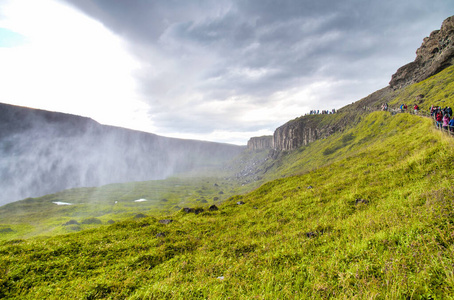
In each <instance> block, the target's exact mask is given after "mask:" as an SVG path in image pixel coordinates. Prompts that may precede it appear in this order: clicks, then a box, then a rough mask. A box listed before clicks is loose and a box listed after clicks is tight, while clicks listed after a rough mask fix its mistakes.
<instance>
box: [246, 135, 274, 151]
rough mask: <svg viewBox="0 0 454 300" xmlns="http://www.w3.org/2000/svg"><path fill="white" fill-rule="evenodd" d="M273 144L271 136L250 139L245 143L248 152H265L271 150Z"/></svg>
mask: <svg viewBox="0 0 454 300" xmlns="http://www.w3.org/2000/svg"><path fill="white" fill-rule="evenodd" d="M273 145H274V142H273V136H272V135H265V136H259V137H252V138H250V139H249V141H248V142H247V148H248V150H267V149H273V147H274V146H273Z"/></svg>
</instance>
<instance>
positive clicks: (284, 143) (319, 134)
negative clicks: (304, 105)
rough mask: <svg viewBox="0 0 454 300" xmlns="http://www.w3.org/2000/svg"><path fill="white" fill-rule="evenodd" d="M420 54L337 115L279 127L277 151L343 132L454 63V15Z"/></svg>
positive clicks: (256, 146)
mask: <svg viewBox="0 0 454 300" xmlns="http://www.w3.org/2000/svg"><path fill="white" fill-rule="evenodd" d="M416 54H417V57H416V59H415V61H414V62H411V63H409V64H407V65H405V66H403V67H401V68H399V69H398V71H397V72H396V73H395V74H394V75H392V79H391V81H390V83H389V86H388V87H385V88H383V89H381V90H378V91H376V92H374V93H372V94H371V95H369V96H367V97H365V98H363V99H361V100H359V101H356V102H354V103H352V104H351V105H347V106H345V107H343V108H341V109H339V110H338V112H337V113H336V114H333V115H307V116H303V117H300V118H297V119H295V120H292V121H289V122H287V123H286V124H284V125H282V126H280V127H279V128H277V129H276V130H275V132H274V135H273V142H272V147H273V150H274V153H278V152H281V151H291V150H294V149H297V148H299V147H301V146H304V145H307V144H308V143H311V142H314V141H316V140H318V139H322V138H325V137H327V136H329V135H331V134H333V133H335V132H339V131H343V130H344V129H345V128H346V126H348V124H352V123H355V122H356V121H357V120H359V119H360V118H361V115H362V114H363V113H367V112H369V111H372V110H377V109H379V108H380V106H381V103H384V102H389V100H391V98H392V93H393V91H395V90H397V89H400V88H403V87H405V86H408V85H410V84H412V83H416V82H420V81H422V80H424V79H426V78H428V77H430V76H432V75H435V74H437V73H438V72H440V71H442V70H443V69H445V68H446V67H448V66H450V65H453V64H454V16H452V17H449V18H447V19H446V20H445V21H444V22H443V24H442V26H441V29H440V30H436V31H433V32H432V33H431V34H430V36H429V37H426V38H425V39H424V41H423V43H422V45H421V47H420V48H419V49H418V50H417V51H416ZM268 147H269V143H264V142H262V141H261V140H260V138H252V139H251V140H250V145H249V143H248V148H249V149H253V150H262V149H268Z"/></svg>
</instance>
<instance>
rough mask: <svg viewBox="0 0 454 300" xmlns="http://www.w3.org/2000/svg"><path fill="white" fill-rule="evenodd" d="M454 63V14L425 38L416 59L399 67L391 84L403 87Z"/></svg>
mask: <svg viewBox="0 0 454 300" xmlns="http://www.w3.org/2000/svg"><path fill="white" fill-rule="evenodd" d="M453 63H454V16H452V17H449V18H447V19H446V20H445V21H444V22H443V24H442V26H441V29H440V30H435V31H433V32H432V33H431V34H430V35H429V37H426V38H424V40H423V43H422V45H421V47H420V48H419V49H418V50H417V51H416V59H415V60H414V61H413V62H411V63H409V64H407V65H405V66H403V67H401V68H399V69H398V70H397V72H396V73H395V74H394V75H393V76H392V78H391V81H390V82H389V85H390V86H391V87H392V88H393V89H399V88H403V87H405V86H407V85H410V84H412V83H417V82H420V81H422V80H424V79H426V78H429V77H430V76H432V75H435V74H437V73H438V72H440V71H442V70H443V69H445V68H446V67H448V66H451V65H453Z"/></svg>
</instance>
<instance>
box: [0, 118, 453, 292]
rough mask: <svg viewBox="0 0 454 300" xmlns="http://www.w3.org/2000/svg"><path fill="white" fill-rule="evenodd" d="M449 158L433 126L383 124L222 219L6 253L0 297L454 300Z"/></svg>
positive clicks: (217, 215)
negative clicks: (447, 299) (450, 299)
mask: <svg viewBox="0 0 454 300" xmlns="http://www.w3.org/2000/svg"><path fill="white" fill-rule="evenodd" d="M366 137H367V139H366V140H365V138H366ZM312 147H314V148H312ZM317 149H318V150H317ZM324 149H331V150H329V151H328V152H326V151H324ZM453 149H454V141H453V140H452V139H451V138H448V137H445V136H444V135H443V134H442V133H441V132H439V131H436V130H434V129H433V127H432V124H431V121H430V120H428V119H423V118H420V117H416V116H411V115H409V114H400V115H396V116H391V115H390V114H387V113H382V112H377V113H373V114H371V115H369V116H368V117H367V118H365V119H364V120H363V121H362V122H361V123H360V124H359V126H358V127H356V129H351V130H350V131H348V132H345V133H343V134H341V135H337V136H333V137H331V138H328V139H326V140H325V141H319V142H316V143H313V146H312V145H311V146H308V147H305V148H304V150H303V151H300V152H298V151H295V152H294V153H291V154H288V157H289V158H291V157H293V155H295V156H298V155H299V156H300V158H301V160H298V159H296V158H294V159H293V160H289V161H287V162H288V163H287V164H285V166H284V164H282V166H281V167H282V168H283V169H282V170H280V172H283V173H285V172H291V171H297V170H298V168H301V170H305V167H304V166H303V165H304V163H303V165H301V161H304V159H306V158H305V155H309V154H313V155H316V157H314V159H315V160H317V161H318V163H315V165H317V164H320V166H319V167H317V166H315V165H314V166H310V167H309V168H315V169H314V170H313V171H311V172H306V171H304V172H302V173H304V174H302V175H297V176H289V177H285V178H281V179H277V180H273V181H270V182H268V183H265V184H264V185H263V186H261V187H260V188H258V189H257V190H255V191H253V192H252V193H249V194H245V195H239V196H235V197H231V198H229V199H228V200H226V201H225V202H224V203H222V204H221V205H219V208H220V210H218V211H213V212H210V211H205V212H203V213H201V214H198V215H195V214H193V213H190V214H186V213H184V212H181V211H179V212H177V213H172V212H169V213H166V214H155V215H153V216H149V217H148V218H144V219H139V220H135V219H133V218H129V219H128V220H125V221H119V222H117V223H115V224H113V225H110V226H104V227H101V228H96V229H91V230H85V231H82V232H76V233H73V234H69V235H59V236H55V237H52V238H38V239H27V240H10V241H5V242H3V244H2V245H1V246H0V257H1V264H0V265H1V267H0V270H1V272H2V274H3V276H2V277H1V281H0V296H2V297H5V298H14V297H17V298H21V299H37V298H46V299H55V298H68V299H69V298H72V299H97V298H111V299H122V298H130V299H147V298H148V299H166V298H174V299H207V298H208V299H227V298H228V297H230V298H231V299H253V298H254V297H256V298H259V299H278V298H279V299H302V298H315V299H323V298H339V299H351V298H355V297H356V298H373V299H374V298H377V299H384V298H390V299H400V298H409V299H429V298H434V299H445V298H450V297H453V296H454V291H453V288H452V287H453V286H454V285H453V284H454V282H453V280H454V277H453V271H452V264H453V263H454V255H453V251H454V247H453V243H454V236H453V235H452V232H454V225H453V224H454V214H453V204H454V203H453V200H454V189H453V187H452V181H453V179H454V173H453V172H452V168H453V161H454V150H453ZM322 161H323V163H322ZM278 171H279V170H278ZM309 186H311V187H312V188H308V187H309ZM357 199H362V200H365V201H361V202H360V203H356V202H357V201H356V200H357ZM238 201H243V202H244V203H245V204H243V205H238V204H237V202H238ZM207 205H208V204H206V205H205V206H204V205H202V206H203V207H204V208H207ZM168 218H170V219H172V220H173V222H172V223H170V224H168V225H164V224H160V223H159V222H158V220H160V219H168ZM159 233H163V234H164V236H161V235H158V234H159Z"/></svg>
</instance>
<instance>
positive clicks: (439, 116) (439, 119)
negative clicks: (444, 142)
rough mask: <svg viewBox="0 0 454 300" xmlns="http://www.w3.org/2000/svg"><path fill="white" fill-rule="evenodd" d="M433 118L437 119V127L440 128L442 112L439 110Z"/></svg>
mask: <svg viewBox="0 0 454 300" xmlns="http://www.w3.org/2000/svg"><path fill="white" fill-rule="evenodd" d="M435 120H436V121H437V128H441V125H442V122H443V113H442V112H441V110H439V111H438V112H437V115H436V116H435Z"/></svg>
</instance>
